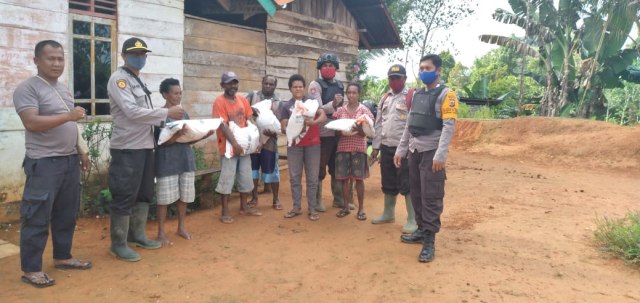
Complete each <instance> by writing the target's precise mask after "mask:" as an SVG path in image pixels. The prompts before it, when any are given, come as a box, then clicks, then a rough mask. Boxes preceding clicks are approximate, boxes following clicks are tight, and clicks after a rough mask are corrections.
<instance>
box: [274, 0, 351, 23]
mask: <svg viewBox="0 0 640 303" xmlns="http://www.w3.org/2000/svg"><path fill="white" fill-rule="evenodd" d="M290 5H291V11H292V12H294V13H298V14H301V15H305V16H308V17H312V18H315V19H320V20H324V21H329V22H333V23H336V24H339V25H342V26H345V27H349V28H356V20H355V19H354V18H353V16H352V15H351V13H350V12H349V10H347V7H346V6H344V4H343V3H342V1H341V0H305V1H294V2H292V3H290ZM278 13H279V12H278Z"/></svg>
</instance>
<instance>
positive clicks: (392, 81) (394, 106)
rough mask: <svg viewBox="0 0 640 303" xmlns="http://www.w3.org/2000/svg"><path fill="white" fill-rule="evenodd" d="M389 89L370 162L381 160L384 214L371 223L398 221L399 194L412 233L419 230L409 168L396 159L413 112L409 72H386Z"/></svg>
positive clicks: (404, 229)
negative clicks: (396, 208) (397, 149)
mask: <svg viewBox="0 0 640 303" xmlns="http://www.w3.org/2000/svg"><path fill="white" fill-rule="evenodd" d="M387 76H388V78H389V87H390V88H391V89H390V90H389V92H387V93H386V94H385V95H384V96H382V98H381V100H380V102H379V103H378V104H380V106H379V109H378V114H377V115H376V122H375V130H376V135H375V137H374V138H373V143H372V147H373V150H372V152H371V159H370V162H369V163H373V161H375V160H377V159H378V154H380V159H379V160H380V161H379V162H380V172H381V174H380V175H381V181H382V192H383V193H384V212H383V213H382V215H381V216H380V217H377V218H374V219H373V220H371V223H373V224H382V223H393V222H395V207H396V198H397V197H398V194H401V195H403V196H404V200H405V204H406V207H407V224H405V225H404V226H403V227H402V232H403V233H413V232H415V231H416V230H417V229H418V225H416V219H415V213H414V211H413V205H412V204H411V196H410V195H409V166H408V164H407V158H403V159H402V165H401V166H400V168H397V167H395V165H394V163H393V156H395V154H396V148H397V147H398V144H400V138H402V134H403V132H404V127H405V126H406V124H407V118H409V110H410V109H411V98H413V93H414V90H413V89H411V90H408V89H407V88H406V87H405V82H406V80H407V70H406V69H405V68H404V66H402V65H400V64H394V65H392V66H391V67H390V68H389V71H388V72H387Z"/></svg>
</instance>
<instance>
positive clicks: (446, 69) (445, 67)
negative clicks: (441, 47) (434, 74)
mask: <svg viewBox="0 0 640 303" xmlns="http://www.w3.org/2000/svg"><path fill="white" fill-rule="evenodd" d="M438 55H439V56H440V58H441V59H442V75H440V77H441V79H445V80H446V79H449V73H450V72H451V70H452V69H453V67H454V66H456V59H455V58H454V57H453V55H452V54H451V52H450V51H448V50H446V51H443V52H441V53H440V54H438Z"/></svg>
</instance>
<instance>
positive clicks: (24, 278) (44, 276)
mask: <svg viewBox="0 0 640 303" xmlns="http://www.w3.org/2000/svg"><path fill="white" fill-rule="evenodd" d="M40 279H44V280H45V281H44V282H40V283H38V282H36V281H37V280H40ZM22 282H24V283H27V284H31V285H33V286H34V287H37V288H43V287H49V286H53V285H54V284H56V280H54V279H51V278H50V277H49V275H47V274H46V273H40V274H36V275H32V276H22Z"/></svg>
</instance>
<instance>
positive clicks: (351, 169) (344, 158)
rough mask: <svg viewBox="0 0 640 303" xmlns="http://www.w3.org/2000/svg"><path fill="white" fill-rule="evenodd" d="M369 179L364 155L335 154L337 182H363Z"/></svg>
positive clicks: (354, 153)
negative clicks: (350, 180)
mask: <svg viewBox="0 0 640 303" xmlns="http://www.w3.org/2000/svg"><path fill="white" fill-rule="evenodd" d="M366 178H369V164H368V161H367V154H366V153H357V152H352V153H349V152H338V153H336V179H337V180H349V179H353V180H364V179H366Z"/></svg>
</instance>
